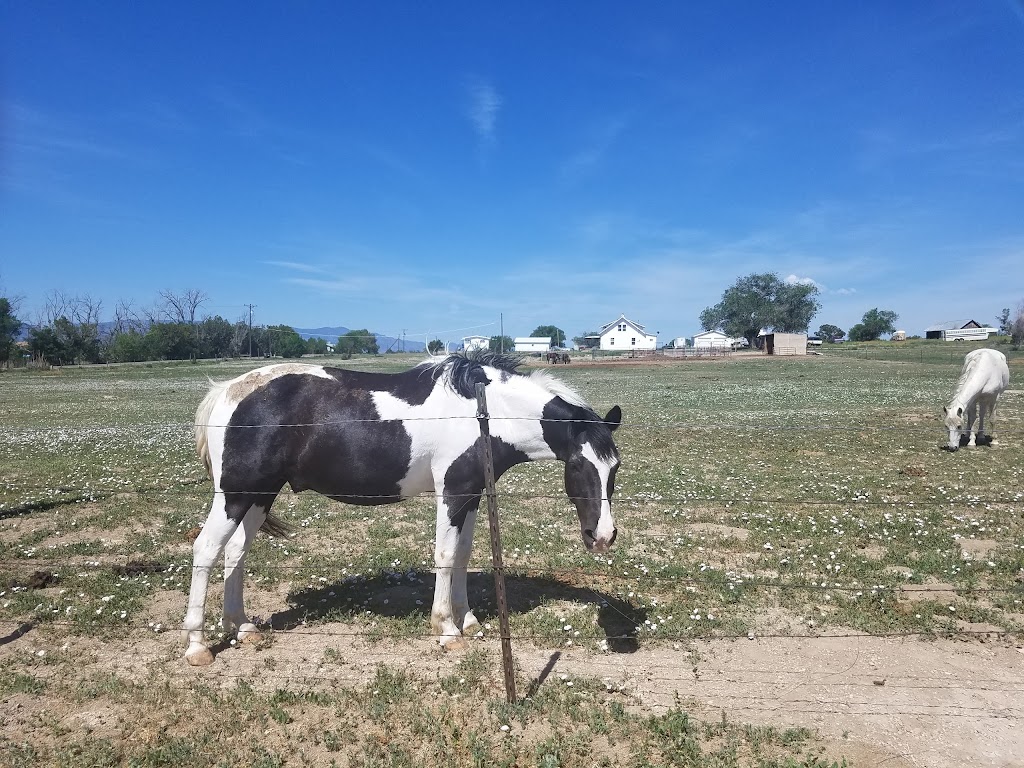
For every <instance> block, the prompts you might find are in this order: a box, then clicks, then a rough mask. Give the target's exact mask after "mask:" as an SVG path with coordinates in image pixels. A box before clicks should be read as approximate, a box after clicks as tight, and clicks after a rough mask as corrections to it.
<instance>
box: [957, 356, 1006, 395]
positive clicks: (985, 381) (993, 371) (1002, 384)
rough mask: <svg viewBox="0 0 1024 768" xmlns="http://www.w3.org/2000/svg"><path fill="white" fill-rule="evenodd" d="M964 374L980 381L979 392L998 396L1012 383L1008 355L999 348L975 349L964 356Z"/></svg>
mask: <svg viewBox="0 0 1024 768" xmlns="http://www.w3.org/2000/svg"><path fill="white" fill-rule="evenodd" d="M964 374H965V375H966V374H970V378H971V379H974V380H975V381H977V382H978V384H977V386H978V394H982V395H988V396H993V397H994V396H998V395H999V394H1001V393H1002V392H1003V390H1005V389H1006V388H1007V387H1008V386H1009V385H1010V368H1009V366H1008V365H1007V363H1006V355H1004V354H1003V353H1002V352H1000V351H999V350H998V349H989V348H987V347H985V348H983V349H975V350H974V351H972V352H968V353H967V356H966V357H965V358H964Z"/></svg>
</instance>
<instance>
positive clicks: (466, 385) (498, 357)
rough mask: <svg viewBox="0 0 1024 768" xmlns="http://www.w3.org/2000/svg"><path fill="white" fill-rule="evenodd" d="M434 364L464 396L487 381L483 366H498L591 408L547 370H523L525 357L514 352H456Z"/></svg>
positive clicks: (572, 401) (575, 404) (470, 395)
mask: <svg viewBox="0 0 1024 768" xmlns="http://www.w3.org/2000/svg"><path fill="white" fill-rule="evenodd" d="M435 365H436V366H437V367H438V368H439V369H442V370H443V371H444V372H445V373H446V374H447V376H446V383H447V384H448V386H450V387H451V388H452V389H453V390H454V391H455V392H458V393H459V394H460V395H462V396H463V397H467V398H474V397H476V389H475V387H476V384H477V383H478V382H484V383H486V381H487V375H486V374H485V373H484V370H483V369H484V366H487V367H488V368H497V369H498V370H499V371H501V372H502V373H503V374H504V375H506V376H522V377H524V378H527V379H529V380H530V381H532V382H533V383H535V384H537V385H538V386H539V387H540V388H541V389H543V390H544V391H545V392H548V393H549V394H551V395H553V396H555V397H560V398H562V399H563V400H565V401H566V402H567V403H569V404H570V405H574V406H578V407H580V408H585V409H587V410H588V411H589V410H591V409H590V406H589V405H587V403H586V401H585V400H584V399H583V398H582V397H580V395H579V393H578V392H576V391H575V390H574V389H573V388H572V387H570V386H569V385H568V384H566V383H565V382H563V381H560V380H559V379H557V378H555V377H554V376H552V375H551V374H550V373H548V372H547V371H544V370H536V371H533V372H531V373H525V372H524V371H521V370H520V368H522V365H523V356H522V355H517V354H514V353H508V352H505V353H502V352H495V351H494V350H490V349H476V350H471V351H469V352H455V353H454V354H451V355H448V357H446V358H444V360H442V361H441V362H439V363H435Z"/></svg>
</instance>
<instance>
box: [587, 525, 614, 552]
mask: <svg viewBox="0 0 1024 768" xmlns="http://www.w3.org/2000/svg"><path fill="white" fill-rule="evenodd" d="M618 535H619V529H618V528H612V535H611V538H609V539H598V538H597V537H596V536H595V535H594V532H593V531H592V530H590V529H589V528H588V529H587V530H585V531H583V545H584V546H585V547H586V548H587V549H588V550H590V551H591V552H607V551H608V550H609V549H611V547H612V544H614V543H615V538H616V537H617V536H618Z"/></svg>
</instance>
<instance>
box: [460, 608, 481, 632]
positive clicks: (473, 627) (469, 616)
mask: <svg viewBox="0 0 1024 768" xmlns="http://www.w3.org/2000/svg"><path fill="white" fill-rule="evenodd" d="M480 629H481V627H480V622H479V621H478V620H477V618H476V616H474V615H473V612H472V611H467V612H466V616H465V618H464V619H463V620H462V634H463V635H464V636H466V637H472V636H473V635H475V634H476V633H477V632H479V631H480Z"/></svg>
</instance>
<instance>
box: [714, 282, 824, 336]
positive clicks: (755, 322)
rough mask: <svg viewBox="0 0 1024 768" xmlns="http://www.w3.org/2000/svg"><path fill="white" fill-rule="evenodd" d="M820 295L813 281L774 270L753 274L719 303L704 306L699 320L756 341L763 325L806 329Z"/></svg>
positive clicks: (791, 330) (782, 329) (784, 329)
mask: <svg viewBox="0 0 1024 768" xmlns="http://www.w3.org/2000/svg"><path fill="white" fill-rule="evenodd" d="M817 295H818V287H817V286H816V285H814V284H813V283H812V284H805V283H787V282H785V281H783V280H781V279H780V278H779V276H778V275H776V274H775V273H774V272H766V273H763V274H750V275H747V276H746V277H741V278H739V279H737V280H736V282H735V283H734V284H733V285H732V286H731V287H729V288H727V289H726V290H725V292H724V293H723V294H722V300H721V301H720V302H718V304H716V305H714V306H713V307H707V308H705V309H704V311H703V312H701V313H700V324H701V327H702V328H703V329H704V330H705V331H711V330H715V329H720V330H722V331H724V332H725V333H727V334H728V335H730V336H742V337H743V338H745V339H746V340H747V341H748V342H749V343H750V344H751V345H753V344H754V342H755V340H756V339H757V335H758V334H759V333H760V332H761V329H762V328H766V329H771V330H775V331H780V332H782V333H796V332H800V331H806V330H807V328H808V326H809V325H810V324H811V318H812V317H814V315H815V313H817V311H818V309H819V308H820V307H821V304H820V302H819V301H818V299H817Z"/></svg>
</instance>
